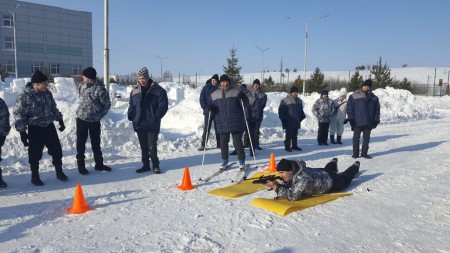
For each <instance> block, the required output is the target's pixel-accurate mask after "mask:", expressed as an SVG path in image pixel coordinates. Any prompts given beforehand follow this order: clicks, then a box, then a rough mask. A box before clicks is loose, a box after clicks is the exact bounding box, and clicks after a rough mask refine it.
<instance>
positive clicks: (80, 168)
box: [77, 159, 89, 175]
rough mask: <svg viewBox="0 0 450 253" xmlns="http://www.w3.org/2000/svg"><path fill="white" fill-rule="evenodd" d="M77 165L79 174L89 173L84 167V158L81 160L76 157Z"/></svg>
mask: <svg viewBox="0 0 450 253" xmlns="http://www.w3.org/2000/svg"><path fill="white" fill-rule="evenodd" d="M77 166H78V172H79V173H80V174H81V175H87V174H89V171H88V170H87V169H86V163H85V162H84V159H83V160H81V159H78V160H77Z"/></svg>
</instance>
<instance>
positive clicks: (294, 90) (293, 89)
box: [289, 86, 298, 97]
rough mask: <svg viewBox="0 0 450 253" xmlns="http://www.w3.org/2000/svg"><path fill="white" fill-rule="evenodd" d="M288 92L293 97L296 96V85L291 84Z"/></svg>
mask: <svg viewBox="0 0 450 253" xmlns="http://www.w3.org/2000/svg"><path fill="white" fill-rule="evenodd" d="M289 93H290V94H291V96H293V97H298V88H297V86H292V87H291V90H290V91H289Z"/></svg>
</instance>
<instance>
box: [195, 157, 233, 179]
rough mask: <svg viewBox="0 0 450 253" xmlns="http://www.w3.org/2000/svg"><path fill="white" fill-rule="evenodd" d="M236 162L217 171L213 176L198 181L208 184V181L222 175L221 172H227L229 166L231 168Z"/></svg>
mask: <svg viewBox="0 0 450 253" xmlns="http://www.w3.org/2000/svg"><path fill="white" fill-rule="evenodd" d="M235 163H236V162H232V163H229V164H228V165H227V166H226V167H225V168H223V169H219V170H218V171H216V172H214V173H213V174H211V175H210V176H208V177H206V178H205V179H202V178H200V179H199V180H200V181H204V182H208V181H209V180H211V179H212V178H214V177H216V176H218V175H220V174H222V173H223V172H225V171H226V170H228V169H229V168H230V167H231V166H233V165H234V164H235Z"/></svg>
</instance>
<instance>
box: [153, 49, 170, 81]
mask: <svg viewBox="0 0 450 253" xmlns="http://www.w3.org/2000/svg"><path fill="white" fill-rule="evenodd" d="M155 57H156V58H158V59H160V60H161V77H160V78H161V81H162V80H163V79H162V78H163V71H162V69H163V68H162V66H163V61H164V60H165V59H167V58H169V57H159V56H157V55H155Z"/></svg>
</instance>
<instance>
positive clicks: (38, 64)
mask: <svg viewBox="0 0 450 253" xmlns="http://www.w3.org/2000/svg"><path fill="white" fill-rule="evenodd" d="M43 69H44V63H42V62H33V66H32V69H31V73H34V72H36V70H41V71H42V70H43Z"/></svg>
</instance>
